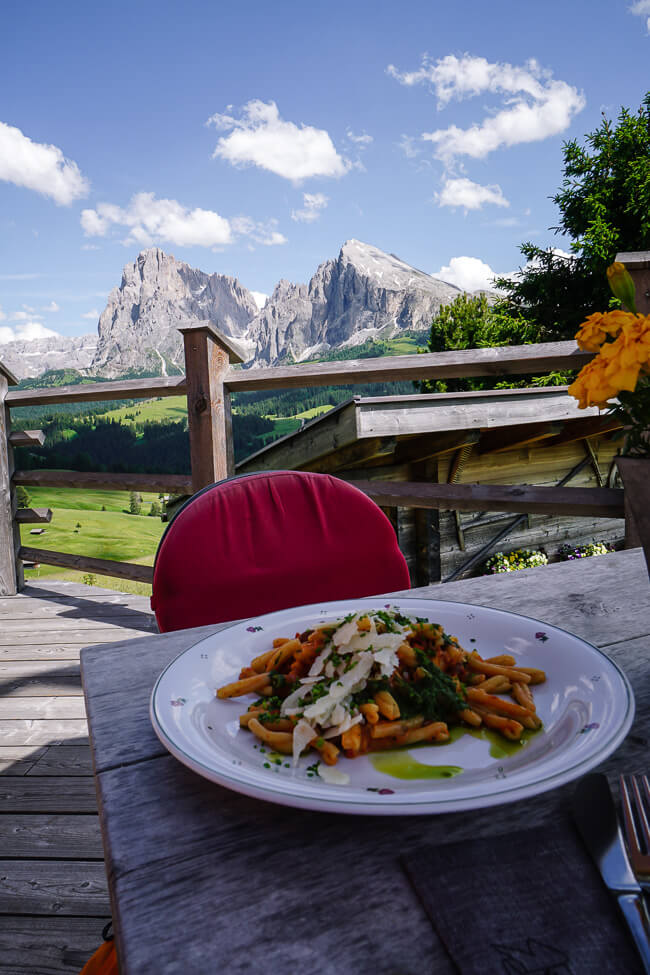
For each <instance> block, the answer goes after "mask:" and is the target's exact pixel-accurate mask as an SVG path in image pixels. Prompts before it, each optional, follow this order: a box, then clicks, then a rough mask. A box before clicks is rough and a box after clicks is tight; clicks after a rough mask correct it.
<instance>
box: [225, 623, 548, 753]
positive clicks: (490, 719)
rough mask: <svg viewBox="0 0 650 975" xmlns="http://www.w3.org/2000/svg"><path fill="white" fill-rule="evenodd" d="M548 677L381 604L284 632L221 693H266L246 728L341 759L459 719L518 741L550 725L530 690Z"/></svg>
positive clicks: (421, 737)
mask: <svg viewBox="0 0 650 975" xmlns="http://www.w3.org/2000/svg"><path fill="white" fill-rule="evenodd" d="M545 679H546V675H545V673H544V671H543V670H539V669H537V668H532V667H520V666H517V664H516V661H515V658H514V657H513V656H512V655H510V654H506V653H504V654H500V655H498V656H495V657H490V658H487V659H483V658H482V657H481V656H480V655H479V654H478V653H477V652H476V651H468V650H465V649H463V647H461V646H460V644H459V642H458V640H457V639H456V637H454V636H450V635H448V634H447V633H445V631H444V629H443V627H442V626H440V625H439V624H436V623H430V622H428V621H427V620H425V619H412V618H409V617H407V616H404V615H403V614H401V613H400V612H399V611H397V610H391V611H388V610H378V609H372V610H368V611H362V612H359V613H351V614H350V615H348V616H346V617H345V618H343V619H340V620H335V621H333V622H328V623H320V624H318V625H316V626H314V627H313V628H312V629H308V630H306V631H305V632H304V633H300V634H296V636H295V638H293V639H291V638H288V637H287V638H284V637H280V638H277V639H275V640H274V641H273V646H272V647H271V648H270V649H269V650H267V651H266V652H265V653H263V654H261V655H260V656H258V657H256V658H255V659H254V660H252V661H251V663H250V665H249V666H248V667H244V668H243V669H242V671H241V673H240V675H239V680H236V681H234V682H233V683H231V684H227V685H226V686H225V687H221V688H220V689H219V690H218V691H217V696H218V697H219V698H222V699H223V698H231V697H239V696H242V695H245V694H256V695H258V697H257V700H256V701H255V702H254V703H252V704H250V706H249V708H248V710H247V711H246V712H245V713H243V714H242V715H241V716H240V719H239V720H240V725H241V726H242V727H243V728H247V729H248V730H249V731H251V732H252V733H253V734H254V735H255V736H256V737H257V738H258V739H259V740H260V741H261V742H264V743H265V744H266V745H267V746H268V747H269V748H271V749H273V750H275V751H277V752H280V753H282V754H286V755H293V757H294V760H297V759H298V757H299V756H300V754H301V753H302V752H303V751H305V750H307V749H310V748H311V749H315V750H316V751H317V752H318V753H319V754H320V758H321V759H322V761H323V762H324V763H325V764H326V765H335V764H336V762H337V760H338V758H339V756H340V754H341V752H343V754H344V755H345V756H346V757H347V758H356V757H357V756H359V755H364V754H367V753H369V752H375V751H380V750H384V749H391V748H397V747H400V746H403V745H413V744H416V743H418V742H426V741H431V742H443V741H446V740H448V738H449V726H450V725H457V724H461V725H463V724H464V725H466V726H467V727H470V728H478V727H481V726H482V725H484V726H485V727H487V728H490V729H493V730H495V731H498V732H499V733H500V734H501V735H503V736H504V737H506V738H509V739H511V740H519V739H520V737H521V735H522V734H523V732H524V729H529V730H536V729H538V728H539V727H540V726H541V721H540V719H539V717H538V715H537V713H536V707H535V701H534V698H533V694H532V691H531V687H532V686H533V685H535V684H539V683H542V682H543V681H544V680H545Z"/></svg>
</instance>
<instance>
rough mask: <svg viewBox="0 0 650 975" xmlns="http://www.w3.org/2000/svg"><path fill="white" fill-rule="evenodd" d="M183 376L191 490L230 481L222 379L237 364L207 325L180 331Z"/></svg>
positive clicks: (229, 439) (228, 411)
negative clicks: (181, 335)
mask: <svg viewBox="0 0 650 975" xmlns="http://www.w3.org/2000/svg"><path fill="white" fill-rule="evenodd" d="M180 331H181V332H182V333H183V342H184V351H185V374H186V376H187V419H188V432H189V437H190V457H191V464H192V490H193V491H194V492H196V491H200V490H201V489H202V488H204V487H207V485H208V484H214V482H215V481H222V480H224V479H225V478H227V477H231V476H232V474H233V473H234V470H235V455H234V452H233V441H232V415H231V406H230V392H229V390H228V389H227V388H226V387H225V386H224V382H223V380H224V378H225V376H226V374H227V373H228V370H229V369H230V363H231V362H241V361H242V360H241V357H240V356H239V355H237V353H236V352H235V351H234V350H233V348H232V346H231V345H230V344H229V342H228V340H227V339H226V338H225V336H223V335H221V334H220V333H219V332H218V331H217V330H216V329H214V328H211V327H210V326H209V323H207V322H200V323H197V324H196V325H188V326H183V327H182V328H180Z"/></svg>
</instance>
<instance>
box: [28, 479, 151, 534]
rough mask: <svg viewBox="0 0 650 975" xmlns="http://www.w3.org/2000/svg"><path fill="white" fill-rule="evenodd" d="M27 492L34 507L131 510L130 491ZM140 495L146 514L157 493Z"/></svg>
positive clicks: (44, 489) (36, 489)
mask: <svg viewBox="0 0 650 975" xmlns="http://www.w3.org/2000/svg"><path fill="white" fill-rule="evenodd" d="M27 493H28V494H29V497H30V499H31V501H30V505H31V507H32V508H52V510H54V509H55V508H72V509H75V510H79V511H101V510H102V505H103V506H104V507H105V508H106V511H119V512H124V511H127V512H128V510H129V501H130V494H129V492H128V491H87V490H86V489H85V488H83V489H75V488H56V487H53V488H49V487H29V488H27ZM140 497H141V498H142V510H143V511H144V512H145V514H146V512H147V511H149V508H150V507H151V502H152V501H157V500H158V495H157V494H147V493H144V494H143V493H142V492H140ZM151 520H153V519H151ZM33 527H38V526H33Z"/></svg>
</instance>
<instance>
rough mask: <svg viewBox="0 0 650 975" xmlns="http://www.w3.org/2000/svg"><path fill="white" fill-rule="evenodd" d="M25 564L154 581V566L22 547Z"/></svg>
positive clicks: (140, 580)
mask: <svg viewBox="0 0 650 975" xmlns="http://www.w3.org/2000/svg"><path fill="white" fill-rule="evenodd" d="M18 554H19V556H20V558H21V559H22V560H23V561H24V562H41V563H43V564H44V565H58V566H61V567H62V568H64V569H76V570H77V572H92V573H93V575H102V576H115V578H117V579H131V580H132V581H133V582H148V583H151V582H152V580H153V566H151V565H135V564H134V563H132V562H113V561H111V560H110V559H93V558H90V557H89V556H87V555H70V554H68V553H66V552H50V551H48V550H46V549H42V548H28V547H27V546H24V545H22V546H21V547H20V549H19V551H18Z"/></svg>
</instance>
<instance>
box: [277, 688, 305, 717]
mask: <svg viewBox="0 0 650 975" xmlns="http://www.w3.org/2000/svg"><path fill="white" fill-rule="evenodd" d="M306 693H307V690H306V689H305V688H304V687H299V688H298V689H297V690H295V691H292V692H291V694H288V695H287V697H285V699H284V701H283V702H282V706H281V708H280V713H281V714H291V711H292V710H293V711H294V712H295V710H296V709H297V710H300V701H301V700H302V698H303V697H304V695H305V694H306Z"/></svg>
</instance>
